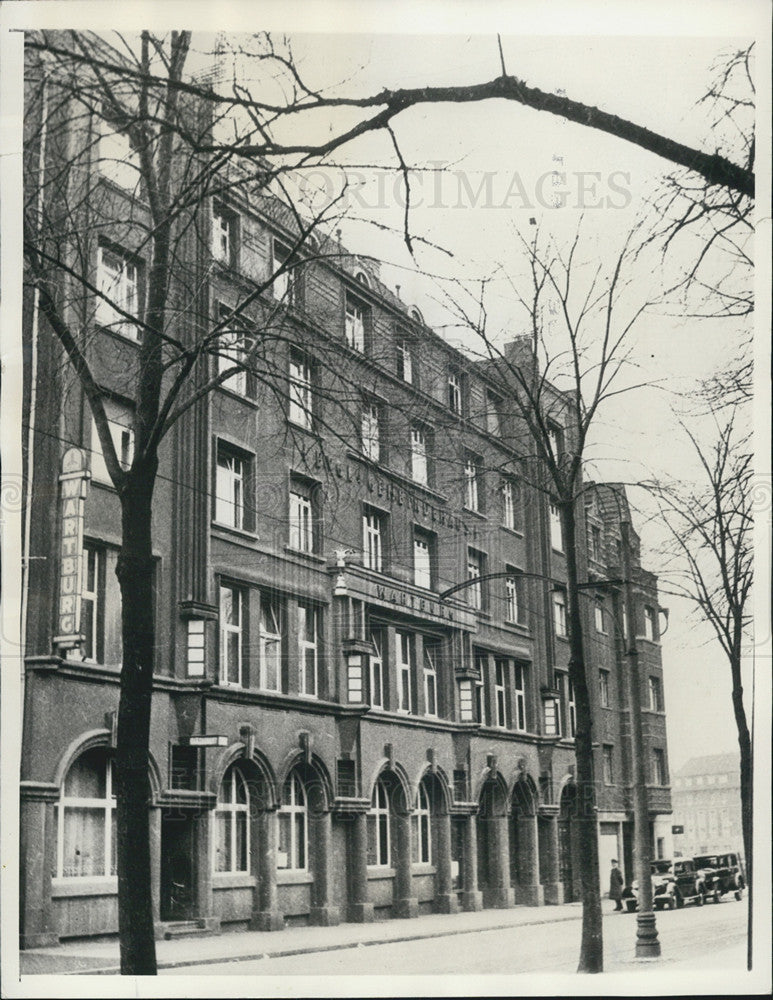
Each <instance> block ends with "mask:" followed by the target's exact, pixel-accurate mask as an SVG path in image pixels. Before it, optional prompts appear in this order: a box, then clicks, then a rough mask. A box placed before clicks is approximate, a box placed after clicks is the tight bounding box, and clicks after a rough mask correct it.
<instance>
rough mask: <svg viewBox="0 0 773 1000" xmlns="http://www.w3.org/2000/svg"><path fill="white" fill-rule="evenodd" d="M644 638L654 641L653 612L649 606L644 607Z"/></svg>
mask: <svg viewBox="0 0 773 1000" xmlns="http://www.w3.org/2000/svg"><path fill="white" fill-rule="evenodd" d="M644 638H645V639H649V641H650V642H655V612H654V611H653V609H652V608H649V607H645V609H644Z"/></svg>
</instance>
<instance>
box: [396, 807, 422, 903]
mask: <svg viewBox="0 0 773 1000" xmlns="http://www.w3.org/2000/svg"><path fill="white" fill-rule="evenodd" d="M393 819H394V830H395V847H396V850H395V852H394V854H393V857H394V866H395V889H394V893H395V894H394V901H393V906H392V910H393V912H394V915H395V916H396V917H418V915H419V900H418V897H416V896H414V895H413V870H412V864H413V837H412V832H413V831H412V816H411V814H410V813H409V812H398V813H396V814H395V816H394V817H393Z"/></svg>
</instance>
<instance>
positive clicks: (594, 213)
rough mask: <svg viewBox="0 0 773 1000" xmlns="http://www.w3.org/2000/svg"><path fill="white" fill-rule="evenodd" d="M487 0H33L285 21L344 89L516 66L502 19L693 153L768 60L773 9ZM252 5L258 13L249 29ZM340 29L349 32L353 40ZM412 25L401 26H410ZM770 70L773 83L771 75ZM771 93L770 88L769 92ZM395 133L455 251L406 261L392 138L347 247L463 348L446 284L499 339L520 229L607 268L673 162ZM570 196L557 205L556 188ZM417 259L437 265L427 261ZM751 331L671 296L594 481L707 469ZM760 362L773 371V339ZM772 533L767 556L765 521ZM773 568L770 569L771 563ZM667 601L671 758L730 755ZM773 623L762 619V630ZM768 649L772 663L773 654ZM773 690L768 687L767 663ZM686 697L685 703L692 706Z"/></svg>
mask: <svg viewBox="0 0 773 1000" xmlns="http://www.w3.org/2000/svg"><path fill="white" fill-rule="evenodd" d="M472 6H473V5H464V4H461V3H458V2H455V0H454V2H446V3H438V2H425V3H421V4H413V5H410V6H409V5H406V4H403V3H395V4H390V5H389V7H388V9H386V8H385V7H384V5H380V4H367V3H364V4H363V3H360V4H353V3H348V2H346V3H340V4H338V5H335V6H334V5H333V4H331V3H329V2H327V0H307V3H305V4H294V3H288V4H284V5H280V4H275V3H270V2H266V3H262V4H260V5H259V8H256V7H254V6H244V5H241V4H239V3H231V4H228V5H219V6H218V10H217V12H216V16H215V13H214V12H213V10H212V7H211V5H206V4H199V3H195V2H192V3H186V4H185V5H184V7H182V6H181V5H180V4H178V3H174V2H171V3H167V4H161V5H156V9H154V11H153V13H152V14H150V13H149V8H148V7H146V6H136V5H133V4H131V3H127V4H125V5H123V4H122V5H121V10H120V11H117V10H116V5H113V4H110V5H96V6H95V5H88V4H78V3H70V2H67V0H65V2H64V3H58V4H54V5H50V4H47V3H39V4H36V5H34V17H35V19H36V23H38V24H41V23H46V24H48V25H51V26H65V25H66V26H70V25H75V26H82V27H92V28H95V29H98V28H111V27H114V26H123V27H124V28H125V29H126V30H129V29H131V28H136V27H139V26H142V25H143V24H145V23H148V22H147V20H146V19H147V17H152V18H154V19H155V20H156V21H158V20H168V21H169V23H170V26H175V27H183V26H185V25H183V24H179V23H176V24H174V25H171V19H177V20H179V14H180V11H181V10H183V9H184V11H185V17H186V18H187V19H188V23H189V24H191V25H192V26H193V27H194V28H198V29H199V33H198V35H194V39H195V41H194V46H195V45H196V44H197V41H200V45H201V47H202V48H208V47H209V45H210V43H211V36H210V37H207V32H212V31H221V30H222V31H225V32H229V31H237V30H238V31H244V29H245V28H248V29H249V28H252V29H254V30H256V31H257V30H261V29H264V28H270V29H272V30H274V31H275V32H286V33H287V36H288V38H289V39H290V40H291V44H292V48H293V52H294V55H295V58H296V61H297V62H298V65H299V66H300V68H301V71H302V73H303V74H304V77H305V79H306V81H307V83H309V84H311V85H312V86H313V87H314V88H315V89H317V88H318V89H320V90H324V91H325V92H326V93H327V92H329V93H338V94H367V93H375V92H377V91H379V90H380V89H381V88H383V87H398V86H423V85H441V84H460V83H461V84H465V83H474V82H481V81H484V80H489V79H492V78H493V77H495V76H497V75H498V74H499V72H500V61H499V60H500V56H499V50H498V45H497V37H496V34H497V31H500V32H501V37H502V41H501V45H502V57H503V59H504V62H505V65H506V68H507V71H508V73H511V74H514V75H516V76H518V77H519V78H521V79H523V80H524V81H525V82H526V83H528V84H529V85H532V86H539V87H542V88H543V89H545V90H549V91H557V90H563V91H565V92H566V94H567V95H568V96H570V97H572V98H574V99H576V100H580V101H583V102H584V103H587V104H591V105H598V106H599V107H601V108H602V109H604V110H606V111H611V112H614V113H617V114H619V115H621V116H622V117H626V118H629V119H630V120H632V121H634V122H636V123H638V124H641V125H644V126H647V127H650V128H652V129H654V130H656V131H659V132H661V133H663V134H665V135H668V136H671V137H673V138H675V139H678V140H680V141H683V142H685V143H688V144H694V145H697V146H703V145H704V144H705V143H706V138H705V137H706V130H707V119H706V116H705V114H704V113H703V111H702V109H701V108H700V107H699V106H698V104H697V102H698V101H699V99H700V97H701V96H702V95H703V94H704V93H705V90H706V87H707V84H708V82H709V80H710V79H711V76H712V66H713V65H714V64H715V63H716V61H717V60H718V59H721V57H722V54H723V53H727V52H728V51H730V50H732V49H734V48H738V47H742V46H743V45H744V44H745V43H746V42H747V41H748V40H749V39H750V38H751V37H753V35H754V33H755V30H756V32H757V33H758V34H759V35H760V38H761V40H762V41H761V43H760V44H761V45H762V46H763V48H764V49H765V52H766V57H767V55H768V54H769V53H767V43H766V41H765V38H766V35H765V23H764V22H765V17H764V11H765V5H764V4H762V3H757V2H754V0H746V2H740V3H736V4H733V5H728V4H721V3H712V2H708V3H705V4H702V5H701V19H700V22H699V23H698V22H697V19H696V18H695V17H694V16H692V13H691V10H690V6H691V5H690V4H688V3H679V2H674V3H670V4H665V3H659V2H651V3H649V4H647V5H643V7H644V8H645V9H644V10H642V5H634V4H619V5H615V9H614V10H611V9H610V5H609V4H600V3H599V4H594V3H589V2H585V3H583V4H575V5H562V4H560V3H557V4H551V5H550V9H549V12H547V13H548V14H549V16H548V17H546V8H545V7H540V6H539V5H535V4H531V3H521V4H510V5H494V4H482V5H480V6H478V5H475V10H474V11H473V10H472ZM256 9H259V10H260V18H261V20H260V23H255V24H252V23H250V18H251V17H254V16H255V10H256ZM108 10H109V14H108ZM693 11H694V8H693ZM247 12H249V15H248V13H247ZM3 17H4V26H5V27H8V25H9V24H11V25H12V26H13V24H14V23H16V24H25V23H26V24H28V23H30V19H31V18H32V17H33V12H32V8H30V7H29V6H27V5H23V4H14V3H7V4H6V5H5V9H4V11H3ZM139 17H142V18H143V19H144V20H143V21H140V20H138V18H139ZM14 18H15V19H16V21H14ZM151 26H156V27H157V26H158V25H156V24H153V25H151ZM341 26H345V27H346V29H347V32H346V33H340V31H339V29H340V27H341ZM399 27H402V28H404V29H405V31H404V32H403V33H397V32H396V28H399ZM559 28H560V30H559ZM760 55H761V56H762V53H760ZM202 60H203V57H202ZM761 78H762V79H767V77H766V75H765V74H764V71H763V73H762V74H761ZM244 82H246V81H244ZM760 91H761V97H762V99H763V100H767V87H763V88H760ZM762 118H763V119H764V118H765V113H764V109H763V112H762ZM310 127H311V126H310ZM394 130H395V136H396V138H397V141H398V142H399V145H400V148H401V150H402V153H403V156H404V158H405V161H406V163H407V164H408V165H409V166H410V167H411V168H412V169H414V170H415V171H416V172H415V173H414V174H413V175H412V177H413V180H412V194H413V197H414V202H415V204H414V208H413V209H412V211H411V215H410V225H411V231H412V232H413V233H414V234H416V235H418V236H421V237H423V238H424V239H425V240H427V241H429V242H430V243H431V244H433V245H435V246H436V247H439V248H442V249H432V248H430V247H426V246H424V245H419V246H418V249H417V251H416V261H413V260H412V259H411V257H410V255H409V254H408V252H407V249H406V247H405V245H404V243H403V241H402V237H401V228H402V225H403V200H402V199H403V188H402V185H401V181H400V179H399V177H398V178H397V182H396V175H395V173H394V170H393V168H394V165H395V155H394V150H393V147H392V144H391V141H390V140H389V138H388V137H386V136H384V135H380V136H376V137H370V138H368V139H367V140H363V141H361V142H358V143H357V144H353V145H352V146H351V147H349V148H348V149H347V150H346V151H345V152H344V153H343V154H342V155H341V156H339V157H338V160H339V161H345V162H346V164H348V179H349V182H350V185H351V187H350V192H351V194H350V197H349V208H350V211H349V213H348V218H347V220H346V221H343V222H341V223H340V225H341V227H342V230H343V238H344V242H345V243H346V244H347V245H348V246H349V248H350V249H352V250H354V251H356V252H360V253H368V254H372V255H373V256H375V257H377V258H379V259H381V260H383V261H384V262H385V264H384V267H383V271H382V276H383V278H384V280H385V281H386V282H387V284H389V285H390V286H391V287H393V288H394V287H395V286H397V285H400V294H401V297H402V298H403V299H404V300H405V301H406V302H408V303H412V304H416V305H418V307H419V308H420V309H421V311H422V313H423V314H424V316H425V318H426V319H427V320H428V321H429V322H430V324H431V325H433V326H435V328H437V329H438V330H439V331H440V332H443V333H444V335H446V336H447V337H448V338H449V339H451V340H453V341H454V342H459V343H460V344H462V345H463V344H464V343H466V342H468V340H466V339H465V338H467V337H468V335H467V334H466V333H464V332H463V331H460V330H459V329H458V328H455V327H454V326H453V324H452V323H451V322H450V317H449V312H448V309H447V302H446V301H445V297H446V296H447V295H448V294H449V293H450V294H452V295H454V296H460V295H462V292H461V291H460V288H461V287H462V286H464V287H468V288H469V287H477V285H476V283H477V282H480V281H481V280H483V279H485V280H486V288H487V298H486V311H487V323H488V327H487V328H488V330H489V332H490V333H491V334H492V335H493V336H494V337H495V338H498V340H499V342H502V341H504V340H507V339H509V338H510V337H511V336H513V335H517V334H518V333H521V332H523V315H522V314H521V313H520V312H519V309H518V307H517V304H516V302H515V297H514V294H513V290H514V288H521V287H522V280H523V276H524V263H523V255H522V252H521V250H520V247H519V241H520V240H521V238H522V237H526V238H530V237H531V236H532V235H533V233H534V232H535V230H536V229H539V231H540V234H541V235H542V236H543V237H544V238H552V239H554V240H555V242H556V245H557V246H558V247H562V246H565V245H566V243H567V241H568V240H570V239H571V238H572V237H573V236H574V233H575V232H576V230H577V227H578V225H581V232H582V242H581V248H582V259H583V261H584V266H585V268H586V271H587V269H589V268H590V267H591V266H595V265H596V264H597V263H600V264H602V265H606V264H608V262H609V261H610V259H611V258H612V256H613V254H614V253H615V252H616V250H617V249H618V248H619V247H620V246H621V244H622V241H623V240H624V239H625V237H626V235H627V233H628V232H629V230H630V229H631V227H632V226H633V225H634V224H635V223H636V221H637V219H638V218H640V216H641V213H642V211H643V208H644V205H645V202H646V201H647V200H648V199H651V198H653V197H654V196H655V194H656V193H657V190H658V185H659V180H660V178H661V176H662V175H663V173H664V172H665V171H666V170H667V169H668V164H665V163H664V162H663V161H661V160H659V159H658V158H656V157H655V156H653V155H652V154H649V153H646V152H644V151H641V150H639V149H637V148H635V147H633V146H630V145H628V144H626V143H623V142H621V141H620V140H618V139H616V138H614V137H611V136H606V135H603V134H601V133H598V132H595V131H592V130H590V129H587V128H582V127H581V126H578V125H573V124H571V123H567V122H564V121H563V120H561V119H557V118H555V117H552V116H549V115H547V114H544V113H538V112H535V111H532V110H529V109H525V108H521V107H518V106H515V105H513V104H512V103H508V102H503V101H500V102H488V103H487V104H485V105H483V104H478V105H467V106H450V105H439V106H432V107H425V108H417V109H412V110H410V111H409V112H407V113H406V114H404V115H402V116H400V118H399V119H398V120H397V121H396V122H395V126H394ZM320 134H324V126H323V128H322V132H321V133H320ZM383 168H388V169H383ZM439 168H442V170H441V169H439ZM556 170H559V171H562V172H563V174H564V175H565V181H561V183H560V184H554V183H553V179H554V175H553V173H552V172H554V171H556ZM306 183H307V190H308V191H310V192H311V191H317V192H318V193H319V192H322V193H324V192H325V191H326V190H327V188H328V185H331V184H333V183H335V177H334V176H333V175H332V173H331V174H330V175H328V174H326V173H325V172H319V171H318V172H317V174H316V175H315V176H314V177H312V178H309V177H307V178H306ZM760 186H761V187H762V185H760ZM561 192H563V195H562V197H561V198H559V205H558V206H557V207H553V206H552V205H551V203H550V199H551V198H552V197H553V196H554V195H556V194H561ZM545 203H547V205H546V204H545ZM374 223H375V225H374ZM690 252H694V248H688V247H687V246H686V245H685V246H684V247H682V248H680V250H679V251H678V252H677V257H676V258H675V259H673V260H669V261H668V262H667V264H666V266H665V267H663V266H662V265H661V262H660V260H659V259H656V258H655V257H654V256H651V257H649V258H647V259H646V260H645V261H644V262H642V265H641V266H640V267H639V268H638V270H636V271H634V272H633V273H632V283H631V287H630V290H629V292H628V293H627V295H628V297H627V299H626V305H627V306H629V307H630V308H631V309H633V308H636V306H637V304H641V303H642V302H643V301H646V300H648V299H650V298H651V297H652V295H653V292H655V291H657V289H658V288H659V287H662V286H663V284H664V283H666V282H667V281H668V279H669V277H670V276H671V274H672V271H671V267H672V266H673V265H675V264H678V263H679V253H681V254H689V253H690ZM417 264H418V267H419V269H420V271H421V272H424V273H417V269H416V266H417ZM672 311H673V310H671V312H672ZM763 315H764V314H763ZM738 336H739V327H738V326H737V325H736V324H734V323H733V322H727V321H724V322H718V321H711V320H700V321H698V320H695V319H689V318H686V317H684V316H679V315H670V314H668V311H666V310H664V309H662V308H655V309H652V310H651V311H649V312H648V313H646V314H645V315H644V316H643V317H642V319H641V320H640V322H639V323H638V325H637V327H636V330H635V335H634V343H635V350H636V362H637V364H638V366H639V368H638V372H639V376H640V379H641V380H642V381H646V382H655V383H657V385H656V387H654V388H649V389H646V390H642V391H638V392H635V393H632V394H630V395H626V396H621V397H618V400H617V402H616V404H615V405H614V406H612V405H610V407H609V409H607V410H606V411H602V413H601V414H600V415H599V420H598V422H597V424H596V438H595V440H594V441H593V442H592V444H591V454H592V455H593V456H594V458H595V459H596V461H595V463H594V468H593V470H592V471H593V476H594V477H595V478H607V479H611V480H618V479H622V480H626V481H637V480H638V479H642V478H649V477H651V476H653V475H655V476H664V475H672V476H676V477H680V478H684V479H688V480H689V479H690V477H692V476H694V475H695V471H696V466H695V462H694V459H693V457H692V456H691V454H690V451H689V448H688V447H687V445H686V442H685V439H684V437H683V435H682V434H681V432H680V430H679V427H678V423H677V420H676V417H675V416H674V413H673V412H672V404H675V405H677V407H679V406H683V405H684V404H683V403H682V402H680V398H681V397H680V394H684V393H689V392H690V391H691V389H692V388H693V387H694V386H695V384H696V383H697V381H698V380H699V379H700V378H701V377H705V376H706V375H709V374H710V373H711V372H712V371H716V370H717V369H718V368H719V367H721V365H722V364H723V362H724V361H725V360H726V359H727V357H728V352H729V351H731V349H732V346H733V343H734V342H735V340H736V339H737V338H738ZM760 356H761V358H762V362H763V370H765V371H766V370H767V366H766V365H765V364H764V361H765V353H764V349H762V354H761V355H760ZM765 388H766V389H767V387H765ZM763 406H764V401H763ZM697 426H698V429H699V433H701V434H705V433H707V428H706V426H705V425H697ZM764 453H765V452H764V444H763V454H764ZM768 484H769V479H768ZM768 489H769V486H768ZM632 501H633V504H634V506H635V507H636V508H637V509H638V515H637V518H636V520H637V525H636V526H637V527H638V529H639V531H640V533H641V534H642V539H643V547H644V551H645V553H646V554H647V555H646V558H647V564H648V566H649V568H651V569H653V570H654V571H655V572H658V570H659V569H660V568H661V566H662V563H663V560H662V557H661V556H659V555H658V552H657V549H658V546H659V545H660V543H661V541H662V532H661V531H660V530H659V528H658V525H657V521H656V519H651V518H652V513H653V510H652V505H651V503H649V502H648V501H647V499H646V497H644V496H639V495H638V494H636V493H635V491H634V493H633V494H632ZM767 513H768V515H769V510H768V511H767ZM760 520H761V521H766V518H764V517H763V518H761V519H760ZM767 523H768V524H769V516H768V518H767ZM764 528H765V525H764V524H763V525H762V527H761V528H760V531H761V532H764ZM768 533H769V529H768ZM768 541H769V539H768ZM760 542H761V548H763V549H764V546H765V543H766V536H765V535H764V534H761V536H760ZM663 568H665V567H663ZM761 569H762V573H763V574H764V573H765V572H766V568H765V566H764V565H762V567H761ZM763 578H764V577H763ZM767 589H768V588H765V587H762V588H760V590H761V592H762V596H760V597H759V601H760V611H761V614H762V621H763V622H764V623H767V622H768V621H769V609H768V606H767V604H766V603H765V598H766V593H765V592H766V591H767ZM662 603H663V604H668V605H670V608H671V615H670V625H669V629H668V632H667V634H666V635H665V636H664V639H663V662H664V674H665V696H666V708H667V710H668V711H669V715H668V725H669V753H670V763H671V767H672V770H675V769H677V768H678V767H679V766H681V765H682V764H683V763H684V762H685V761H686V760H687V759H688V758H689V757H691V756H697V755H702V754H708V753H715V752H719V751H724V750H733V749H734V748H735V746H736V742H735V725H734V721H733V717H732V710H731V705H730V683H729V669H728V667H727V664H726V661H725V659H724V656H723V654H722V651H721V649H720V648H719V646H718V644H717V643H716V641H715V640H714V639H713V633H712V632H711V631H710V629H709V628H708V626H707V625H706V624H705V623H702V622H700V621H699V620H696V619H695V617H694V616H692V615H690V613H689V609H688V608H687V607H686V605H685V604H684V603H683V602H681V601H678V600H676V599H671V598H669V599H666V598H664V599H663V600H662ZM768 631H769V629H766V628H765V627H764V626H763V627H762V628H761V629H760V630H759V632H758V639H759V637H760V635H761V633H762V632H765V633H767V632H768ZM766 638H767V635H766ZM759 645H760V644H759V642H758V646H759ZM768 662H769V661H762V663H763V665H764V666H765V667H767V664H768ZM764 684H765V685H767V686H769V671H768V670H767V669H765V671H764ZM686 705H689V706H690V709H689V711H684V706H686Z"/></svg>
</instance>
